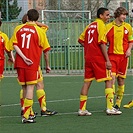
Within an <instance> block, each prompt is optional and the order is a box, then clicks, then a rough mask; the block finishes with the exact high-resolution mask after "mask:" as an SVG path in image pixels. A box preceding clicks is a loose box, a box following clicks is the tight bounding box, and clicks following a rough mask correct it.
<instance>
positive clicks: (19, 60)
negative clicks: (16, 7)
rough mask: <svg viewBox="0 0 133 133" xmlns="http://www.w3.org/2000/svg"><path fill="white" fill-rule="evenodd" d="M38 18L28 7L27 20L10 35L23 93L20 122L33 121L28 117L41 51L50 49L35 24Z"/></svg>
mask: <svg viewBox="0 0 133 133" xmlns="http://www.w3.org/2000/svg"><path fill="white" fill-rule="evenodd" d="M38 18H39V13H38V11H37V10H35V9H30V10H29V11H28V12H27V19H28V22H27V23H26V24H21V25H19V26H17V27H16V28H15V30H14V34H13V36H12V41H13V45H14V49H15V50H16V52H17V53H16V58H15V68H16V70H17V74H18V81H19V84H20V85H22V88H23V93H24V94H25V99H24V105H23V107H24V109H23V116H22V123H34V122H35V119H34V118H31V117H30V112H31V111H32V105H33V92H34V86H35V85H36V84H37V82H38V79H39V76H40V75H39V72H38V68H39V64H40V59H41V54H42V51H43V52H44V53H46V52H48V51H49V50H50V45H49V43H48V39H47V36H46V33H45V32H44V30H43V29H42V28H40V27H39V26H37V24H36V21H37V20H38ZM23 55H24V56H23Z"/></svg>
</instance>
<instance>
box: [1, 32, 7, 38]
mask: <svg viewBox="0 0 133 133" xmlns="http://www.w3.org/2000/svg"><path fill="white" fill-rule="evenodd" d="M0 36H1V37H2V38H8V36H7V34H6V33H4V32H2V31H0Z"/></svg>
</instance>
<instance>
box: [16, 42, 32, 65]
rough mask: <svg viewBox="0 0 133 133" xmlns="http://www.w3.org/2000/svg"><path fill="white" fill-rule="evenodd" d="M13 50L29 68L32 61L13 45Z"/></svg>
mask: <svg viewBox="0 0 133 133" xmlns="http://www.w3.org/2000/svg"><path fill="white" fill-rule="evenodd" d="M14 49H15V50H16V52H17V53H18V54H19V55H20V57H21V58H22V59H23V60H24V62H25V63H26V64H27V65H28V66H29V65H32V64H33V62H32V60H30V59H29V58H27V57H26V56H25V55H24V54H23V53H22V51H21V50H20V48H19V47H18V46H17V45H14Z"/></svg>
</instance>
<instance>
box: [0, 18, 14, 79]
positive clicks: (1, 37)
mask: <svg viewBox="0 0 133 133" xmlns="http://www.w3.org/2000/svg"><path fill="white" fill-rule="evenodd" d="M1 25H2V21H1V16H0V26H1ZM8 42H9V38H8V36H7V35H6V34H5V33H3V32H1V31H0V81H1V79H2V78H3V72H4V59H5V57H4V53H5V51H6V53H7V55H8V62H9V63H13V58H12V54H11V52H9V51H8V50H7V47H8Z"/></svg>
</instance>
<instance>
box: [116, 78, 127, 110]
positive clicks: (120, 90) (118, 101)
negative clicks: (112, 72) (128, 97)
mask: <svg viewBox="0 0 133 133" xmlns="http://www.w3.org/2000/svg"><path fill="white" fill-rule="evenodd" d="M117 82H118V88H117V91H116V103H115V108H116V109H119V108H120V106H121V102H122V99H123V95H124V90H125V85H124V78H121V77H117Z"/></svg>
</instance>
